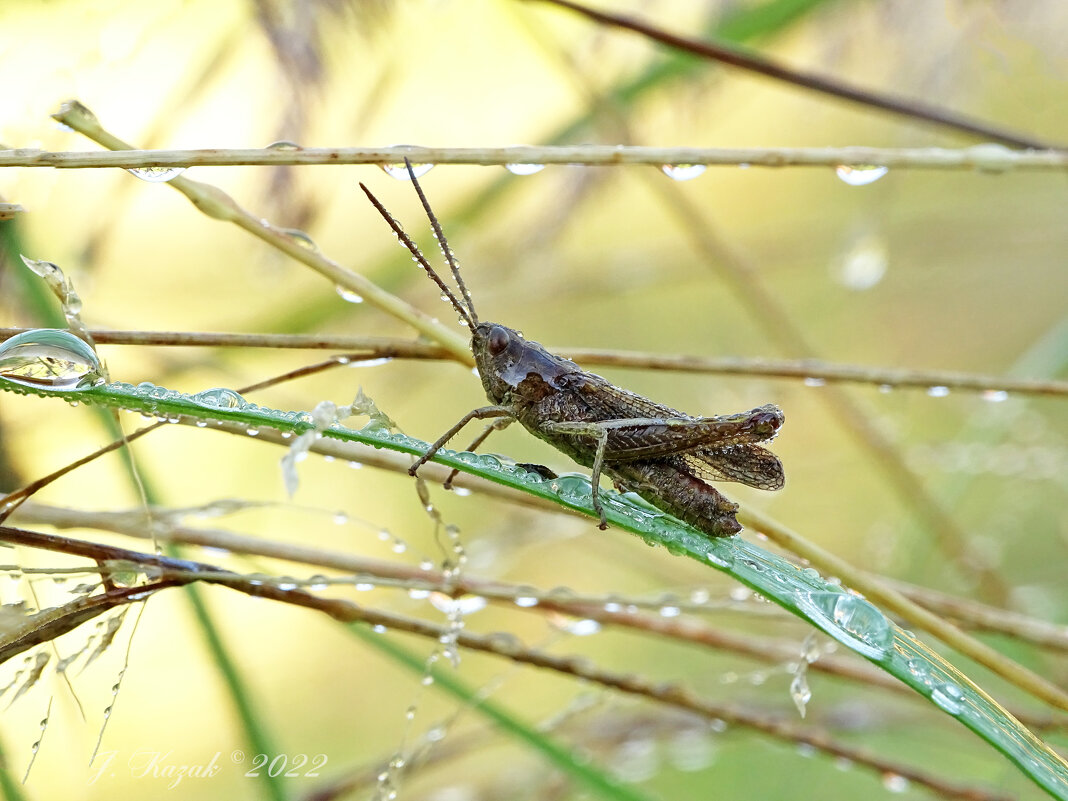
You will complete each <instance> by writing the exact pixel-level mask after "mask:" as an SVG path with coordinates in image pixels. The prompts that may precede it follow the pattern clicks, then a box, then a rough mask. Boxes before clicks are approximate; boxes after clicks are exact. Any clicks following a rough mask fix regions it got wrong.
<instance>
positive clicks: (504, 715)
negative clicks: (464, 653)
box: [348, 623, 650, 801]
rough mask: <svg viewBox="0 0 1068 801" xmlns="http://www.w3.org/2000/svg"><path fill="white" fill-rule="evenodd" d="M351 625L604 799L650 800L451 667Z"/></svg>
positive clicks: (377, 647)
mask: <svg viewBox="0 0 1068 801" xmlns="http://www.w3.org/2000/svg"><path fill="white" fill-rule="evenodd" d="M348 628H349V631H351V632H352V633H353V634H354V635H355V636H356V637H358V638H359V639H361V640H362V641H363V642H365V643H367V645H369V646H371V647H372V648H374V649H375V650H377V651H381V652H382V653H384V654H386V655H387V656H389V657H390V658H391V659H393V660H394V661H395V662H397V663H398V664H401V665H403V666H404V667H406V668H407V669H408V670H410V671H412V672H413V673H415V674H416V675H418V676H423V675H430V676H431V677H432V678H433V680H434V686H435V687H438V688H439V689H441V690H444V691H445V692H446V693H448V694H449V695H451V696H453V697H454V698H456V699H458V700H460V701H462V702H463V703H464V704H468V705H470V706H471V707H472V708H474V709H475V710H477V711H478V713H479V714H481V715H482V716H484V717H485V718H487V719H488V720H489V721H491V722H492V723H493V724H494V725H495V726H497V727H498V728H499V729H501V730H502V731H504V732H506V733H507V734H509V735H511V736H512V737H514V738H516V739H517V740H519V741H521V742H523V743H526V744H527V745H528V746H530V747H531V748H532V749H533V750H535V751H537V752H538V753H540V754H541V755H542V756H543V757H545V758H546V759H547V760H548V761H549V762H550V763H551V764H552V765H553V766H554V767H555V768H557V769H558V770H560V771H562V772H563V773H564V774H566V775H567V776H570V777H571V778H572V779H573V780H574V781H575V782H576V783H578V784H580V785H582V786H584V787H585V789H586V790H587V791H588V792H592V793H595V794H596V795H598V796H600V797H602V798H608V799H614V800H615V801H649V798H650V797H649V796H647V795H645V794H643V793H640V792H638V791H637V790H636V789H634V788H633V787H627V786H625V785H622V784H620V783H619V782H616V781H614V780H612V779H611V778H610V777H609V776H608V774H607V773H606V772H605V771H603V770H599V769H597V768H596V767H593V766H592V765H590V764H588V763H587V762H585V761H584V760H582V759H580V758H579V757H577V756H576V755H575V753H573V752H572V751H571V749H569V748H565V747H564V746H561V745H558V744H557V743H556V741H555V740H553V739H552V738H551V737H549V736H547V735H545V734H543V733H541V732H540V731H538V730H537V729H536V728H534V727H533V726H531V725H529V724H527V723H524V722H523V721H521V720H519V718H517V717H516V716H515V715H513V714H511V713H510V712H508V711H506V710H505V709H504V707H502V706H500V705H499V704H495V703H494V702H493V701H490V700H488V699H486V698H483V697H482V696H481V695H480V693H479V691H478V689H477V688H474V687H471V686H470V685H468V684H467V683H466V682H464V681H461V680H460V679H459V678H457V677H456V675H455V674H454V673H452V672H450V671H449V670H444V669H441V668H439V667H438V666H437V665H434V666H432V667H430V668H429V669H428V668H427V666H426V660H425V659H421V658H420V657H418V656H416V655H415V654H413V653H411V652H410V651H408V650H407V649H406V648H402V647H401V646H400V645H398V644H397V643H395V642H393V641H392V640H391V639H390V638H387V637H382V636H380V635H377V634H372V633H371V632H370V631H368V629H367V626H366V625H364V624H360V623H356V624H351V625H349V627H348Z"/></svg>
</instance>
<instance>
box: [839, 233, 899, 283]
mask: <svg viewBox="0 0 1068 801" xmlns="http://www.w3.org/2000/svg"><path fill="white" fill-rule="evenodd" d="M888 263H889V255H888V253H887V249H886V243H885V242H884V241H883V239H882V238H880V237H877V236H870V235H869V236H865V237H862V238H861V239H859V240H857V241H856V242H854V243H853V245H852V246H851V247H850V248H849V250H848V251H846V253H845V254H844V255H843V257H842V262H841V265H840V267H839V270H838V280H839V281H840V282H841V283H842V285H843V286H845V287H848V288H849V289H853V290H856V291H858V292H860V291H863V290H865V289H871V288H872V287H873V286H875V285H876V284H878V283H879V282H880V281H882V280H883V276H884V275H886V268H887V264H888Z"/></svg>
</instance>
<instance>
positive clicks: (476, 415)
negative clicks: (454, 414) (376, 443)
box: [408, 406, 515, 476]
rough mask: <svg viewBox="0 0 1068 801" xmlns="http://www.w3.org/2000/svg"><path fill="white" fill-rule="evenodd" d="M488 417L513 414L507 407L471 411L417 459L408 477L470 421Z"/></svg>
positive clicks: (410, 468)
mask: <svg viewBox="0 0 1068 801" xmlns="http://www.w3.org/2000/svg"><path fill="white" fill-rule="evenodd" d="M489 417H511V418H515V414H514V413H513V412H512V410H511V409H509V408H508V407H507V406H483V407H482V408H481V409H473V410H471V411H470V412H468V413H467V414H465V415H464V416H463V417H461V418H460V421H459V422H458V423H457V424H456V425H454V426H453V427H452V428H450V429H449V430H448V431H446V432H445V433H444V434H442V435H441V436H440V437H438V439H437V442H435V443H434V444H433V445H431V446H430V447H429V448H427V451H426V453H424V454H423V455H422V456H420V457H419V459H418V460H417V461H416V463H415V464H413V465H412V466H411V467H409V468H408V475H410V476H414V475H415V474H416V473H417V472H418V471H419V468H420V467H422V466H423V465H424V464H426V463H427V462H428V461H430V460H431V459H432V458H434V454H435V453H437V452H438V451H440V450H441V449H442V448H443V447H444V446H445V443H446V442H448V441H449V440H450V439H452V438H453V437H454V436H456V435H457V434H458V433H459V431H460V429H461V428H463V427H464V426H465V425H467V424H468V423H470V422H471V421H472V420H485V419H486V418H489Z"/></svg>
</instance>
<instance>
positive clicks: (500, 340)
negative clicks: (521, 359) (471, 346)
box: [486, 325, 509, 356]
mask: <svg viewBox="0 0 1068 801" xmlns="http://www.w3.org/2000/svg"><path fill="white" fill-rule="evenodd" d="M508 339H509V337H508V332H507V331H505V330H504V328H502V327H501V326H499V325H495V326H494V327H493V328H492V329H491V330H490V332H489V337H488V338H487V340H486V346H487V347H488V348H489V352H490V355H491V356H500V355H501V354H502V353H504V351H505V348H507V347H508Z"/></svg>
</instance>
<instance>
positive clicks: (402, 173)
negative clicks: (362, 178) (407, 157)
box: [378, 145, 434, 181]
mask: <svg viewBox="0 0 1068 801" xmlns="http://www.w3.org/2000/svg"><path fill="white" fill-rule="evenodd" d="M394 147H403V145H394ZM411 164H412V172H413V173H415V177H416V178H422V177H423V176H424V175H426V174H427V173H428V172H430V171H431V170H432V169H433V168H434V165H433V164H416V163H415V162H414V161H413V162H412V163H411ZM378 166H379V167H381V168H382V172H384V173H385V174H386V175H388V176H390V177H391V178H396V179H397V180H398V181H410V180H411V179H412V178H411V176H410V175H409V174H408V167H407V166H406V165H405V163H404V162H403V161H401V162H395V163H392V164H379V165H378Z"/></svg>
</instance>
